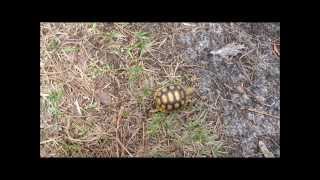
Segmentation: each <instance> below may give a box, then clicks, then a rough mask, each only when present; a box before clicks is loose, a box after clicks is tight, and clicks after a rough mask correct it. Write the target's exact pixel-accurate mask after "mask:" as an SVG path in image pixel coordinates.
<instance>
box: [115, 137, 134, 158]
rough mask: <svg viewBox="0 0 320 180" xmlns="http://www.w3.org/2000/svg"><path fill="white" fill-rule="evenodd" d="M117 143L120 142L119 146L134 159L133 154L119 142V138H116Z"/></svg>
mask: <svg viewBox="0 0 320 180" xmlns="http://www.w3.org/2000/svg"><path fill="white" fill-rule="evenodd" d="M115 139H116V141H117V142H118V144H119V145H120V146H121V147H122V149H124V150H125V151H126V152H127V153H128V154H129V156H130V157H133V156H132V154H131V153H130V152H129V151H128V149H127V148H126V147H125V146H124V145H123V144H122V142H121V141H120V140H119V138H115Z"/></svg>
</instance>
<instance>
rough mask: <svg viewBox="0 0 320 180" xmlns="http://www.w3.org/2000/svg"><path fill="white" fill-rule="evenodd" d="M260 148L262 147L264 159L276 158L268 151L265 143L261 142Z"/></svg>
mask: <svg viewBox="0 0 320 180" xmlns="http://www.w3.org/2000/svg"><path fill="white" fill-rule="evenodd" d="M259 147H260V150H261V151H262V153H263V155H264V157H267V158H272V157H274V155H273V154H272V153H271V152H270V151H269V149H268V148H267V146H266V145H265V144H264V142H262V141H259Z"/></svg>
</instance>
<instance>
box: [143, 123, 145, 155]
mask: <svg viewBox="0 0 320 180" xmlns="http://www.w3.org/2000/svg"><path fill="white" fill-rule="evenodd" d="M144 141H145V140H144V122H142V143H143V151H144V150H145V143H144Z"/></svg>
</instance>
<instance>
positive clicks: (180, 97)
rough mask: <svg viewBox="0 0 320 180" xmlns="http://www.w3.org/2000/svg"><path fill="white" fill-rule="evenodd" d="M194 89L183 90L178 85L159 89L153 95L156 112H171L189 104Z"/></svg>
mask: <svg viewBox="0 0 320 180" xmlns="http://www.w3.org/2000/svg"><path fill="white" fill-rule="evenodd" d="M193 92H194V88H192V87H187V88H184V87H182V86H180V85H169V86H166V87H163V88H159V89H157V90H156V91H155V93H154V101H155V106H156V110H157V111H161V112H171V111H174V110H177V109H179V108H181V107H183V106H185V105H186V104H188V103H189V102H190V98H191V95H192V94H193Z"/></svg>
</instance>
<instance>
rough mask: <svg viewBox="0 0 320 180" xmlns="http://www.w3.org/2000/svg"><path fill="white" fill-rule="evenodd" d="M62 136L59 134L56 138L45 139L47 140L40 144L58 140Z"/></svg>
mask: <svg viewBox="0 0 320 180" xmlns="http://www.w3.org/2000/svg"><path fill="white" fill-rule="evenodd" d="M61 137H62V136H59V137H56V138H51V139H48V140H45V141H41V142H40V144H46V143H48V142H51V141H56V140H57V139H60V138H61Z"/></svg>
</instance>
